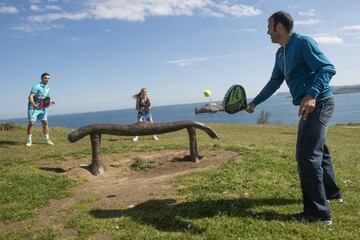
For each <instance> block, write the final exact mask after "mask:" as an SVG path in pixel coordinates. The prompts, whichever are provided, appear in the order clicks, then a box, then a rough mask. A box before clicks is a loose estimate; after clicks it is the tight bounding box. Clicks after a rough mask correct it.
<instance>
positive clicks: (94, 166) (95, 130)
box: [68, 121, 219, 176]
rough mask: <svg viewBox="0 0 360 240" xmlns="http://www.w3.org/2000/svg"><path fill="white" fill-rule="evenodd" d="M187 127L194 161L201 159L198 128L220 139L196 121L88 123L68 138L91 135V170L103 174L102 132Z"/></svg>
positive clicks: (125, 133) (131, 133) (148, 132)
mask: <svg viewBox="0 0 360 240" xmlns="http://www.w3.org/2000/svg"><path fill="white" fill-rule="evenodd" d="M185 128H186V129H187V132H188V134H189V147H190V158H191V160H192V161H194V162H198V161H199V155H198V151H197V141H196V128H198V129H201V130H203V131H205V132H206V133H207V134H208V135H209V136H210V137H211V138H216V139H219V137H218V135H217V134H216V132H214V131H213V130H212V129H211V128H209V127H207V126H206V125H205V124H202V123H199V122H194V121H179V122H171V123H152V124H149V123H146V122H141V123H135V124H131V125H118V124H93V125H87V126H84V127H81V128H78V129H76V130H74V131H73V132H72V133H70V134H69V136H68V140H69V141H70V142H76V141H78V140H79V139H81V138H83V137H85V136H87V135H90V141H91V148H92V163H91V165H90V172H91V173H92V174H93V175H95V176H96V175H102V174H103V173H104V167H103V165H102V163H101V151H100V144H101V134H109V135H118V136H144V135H154V134H162V133H169V132H174V131H179V130H182V129H185Z"/></svg>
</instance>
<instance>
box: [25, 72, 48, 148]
mask: <svg viewBox="0 0 360 240" xmlns="http://www.w3.org/2000/svg"><path fill="white" fill-rule="evenodd" d="M49 81H50V74H49V73H43V74H41V82H40V83H37V84H35V85H34V86H33V87H32V89H31V91H30V94H29V97H28V99H29V101H28V119H29V123H28V127H27V135H28V139H27V142H26V146H27V147H31V145H32V132H33V128H34V126H35V122H36V121H37V120H40V121H41V124H42V128H43V133H44V140H45V143H47V144H48V145H54V143H53V142H52V141H51V140H50V138H49V126H48V120H47V112H46V109H45V108H41V107H39V106H38V103H39V101H40V100H41V99H42V98H45V97H48V96H50V88H49V86H48V83H49Z"/></svg>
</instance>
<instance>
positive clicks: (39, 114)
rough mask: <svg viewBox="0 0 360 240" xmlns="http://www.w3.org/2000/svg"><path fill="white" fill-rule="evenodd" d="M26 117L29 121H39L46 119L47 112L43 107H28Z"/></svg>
mask: <svg viewBox="0 0 360 240" xmlns="http://www.w3.org/2000/svg"><path fill="white" fill-rule="evenodd" d="M28 119H29V122H36V121H37V120H39V121H47V113H46V110H45V109H44V108H43V109H29V110H28Z"/></svg>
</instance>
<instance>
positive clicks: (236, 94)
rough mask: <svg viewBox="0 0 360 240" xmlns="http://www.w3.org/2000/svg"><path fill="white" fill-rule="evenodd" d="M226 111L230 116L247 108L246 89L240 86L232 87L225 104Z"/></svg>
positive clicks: (224, 101) (226, 96)
mask: <svg viewBox="0 0 360 240" xmlns="http://www.w3.org/2000/svg"><path fill="white" fill-rule="evenodd" d="M222 105H223V107H224V111H225V112H226V113H229V114H234V113H237V112H239V111H241V110H243V109H246V107H247V101H246V93H245V89H244V88H243V87H242V86H241V85H238V84H235V85H232V86H231V87H230V88H229V90H228V91H227V92H226V94H225V97H224V100H223V103H222Z"/></svg>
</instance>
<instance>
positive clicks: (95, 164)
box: [90, 133, 104, 176]
mask: <svg viewBox="0 0 360 240" xmlns="http://www.w3.org/2000/svg"><path fill="white" fill-rule="evenodd" d="M90 141H91V151H92V162H91V165H90V172H91V173H92V174H93V175H94V176H97V175H103V174H104V166H103V165H102V161H101V151H100V147H101V134H100V133H91V134H90Z"/></svg>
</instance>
